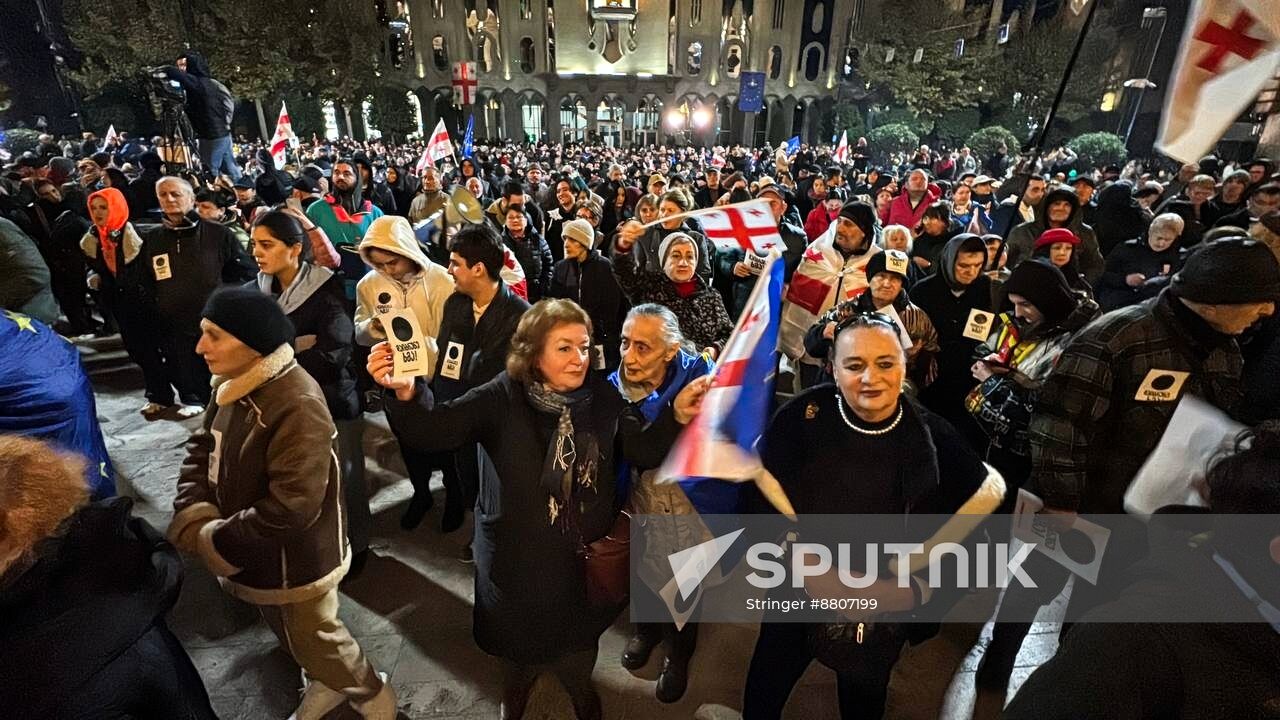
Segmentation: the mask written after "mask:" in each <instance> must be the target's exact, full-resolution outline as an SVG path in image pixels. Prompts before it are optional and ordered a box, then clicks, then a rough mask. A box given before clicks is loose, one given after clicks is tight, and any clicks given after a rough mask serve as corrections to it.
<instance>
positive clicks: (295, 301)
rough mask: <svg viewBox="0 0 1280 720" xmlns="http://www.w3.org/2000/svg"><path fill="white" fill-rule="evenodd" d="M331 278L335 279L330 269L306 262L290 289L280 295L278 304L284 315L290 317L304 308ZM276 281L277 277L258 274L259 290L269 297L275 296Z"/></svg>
mask: <svg viewBox="0 0 1280 720" xmlns="http://www.w3.org/2000/svg"><path fill="white" fill-rule="evenodd" d="M331 277H333V271H332V270H330V269H329V268H326V267H320V266H319V265H312V264H311V263H309V262H304V263H302V267H301V268H300V269H299V270H298V276H297V277H295V278H294V279H293V283H292V284H290V285H289V287H287V288H285V289H284V292H282V293H280V295H279V296H278V297H277V298H276V302H277V303H279V304H280V309H281V310H284V314H285V315H288V314H289V313H291V312H293V311H294V310H297V309H298V308H300V307H302V303H304V302H306V301H307V298H310V297H311V296H312V295H313V294H315V291H316V290H319V289H320V286H322V285H324V284H325V283H326V282H328V281H329V278H331ZM275 279H276V276H275V275H268V274H266V273H262V272H260V273H258V289H259V290H261V291H262V292H264V293H266V294H268V295H274V294H275V293H274V290H273V288H272V283H273V282H274V281H275Z"/></svg>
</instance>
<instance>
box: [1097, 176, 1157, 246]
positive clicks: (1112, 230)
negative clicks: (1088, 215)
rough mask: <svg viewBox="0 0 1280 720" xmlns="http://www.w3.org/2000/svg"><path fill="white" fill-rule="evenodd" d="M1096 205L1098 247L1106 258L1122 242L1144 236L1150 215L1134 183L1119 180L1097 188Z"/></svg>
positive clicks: (1149, 221)
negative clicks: (1137, 193) (1143, 205)
mask: <svg viewBox="0 0 1280 720" xmlns="http://www.w3.org/2000/svg"><path fill="white" fill-rule="evenodd" d="M1095 199H1096V201H1097V204H1098V206H1097V208H1096V209H1095V210H1094V212H1093V219H1094V224H1093V225H1092V227H1093V229H1094V232H1095V233H1096V234H1097V236H1098V251H1099V252H1101V253H1102V256H1103V257H1105V258H1109V257H1111V251H1112V250H1113V249H1114V248H1115V247H1116V246H1117V245H1119V244H1121V243H1123V242H1126V241H1129V240H1132V239H1134V238H1140V237H1142V236H1143V235H1144V234H1145V233H1146V231H1147V226H1148V225H1150V224H1151V218H1150V216H1148V215H1147V214H1146V212H1144V211H1143V208H1142V206H1141V205H1139V204H1138V200H1137V199H1136V198H1135V197H1134V194H1133V183H1131V182H1129V181H1128V180H1119V181H1116V182H1113V183H1111V184H1110V185H1107V186H1106V187H1104V188H1102V189H1101V190H1099V191H1098V195H1097V197H1096V198H1095Z"/></svg>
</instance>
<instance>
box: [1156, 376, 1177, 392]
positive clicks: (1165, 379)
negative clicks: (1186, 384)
mask: <svg viewBox="0 0 1280 720" xmlns="http://www.w3.org/2000/svg"><path fill="white" fill-rule="evenodd" d="M1175 382H1177V378H1175V377H1174V376H1172V375H1161V376H1159V377H1157V378H1155V379H1154V380H1152V381H1151V389H1152V390H1168V389H1169V388H1171V387H1173V384H1174V383H1175Z"/></svg>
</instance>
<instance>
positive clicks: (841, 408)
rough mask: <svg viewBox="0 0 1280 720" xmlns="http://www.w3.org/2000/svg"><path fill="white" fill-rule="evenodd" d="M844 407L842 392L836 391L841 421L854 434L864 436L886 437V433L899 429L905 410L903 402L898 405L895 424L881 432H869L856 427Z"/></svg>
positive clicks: (880, 430) (892, 423)
mask: <svg viewBox="0 0 1280 720" xmlns="http://www.w3.org/2000/svg"><path fill="white" fill-rule="evenodd" d="M844 406H845V402H844V396H842V395H841V394H840V391H839V390H837V391H836V409H837V410H839V411H840V419H841V420H844V424H845V425H848V426H849V429H850V430H853V431H854V432H860V433H862V434H863V435H884V434H885V433H887V432H890V431H892V430H893V429H894V428H896V427H898V423H900V422H902V412H903V410H902V403H901V402H899V403H898V416H897V417H895V418H894V419H893V422H891V423H889V425H888V426H887V427H882V428H880V429H879V430H868V429H866V428H861V427H858V426H857V425H854V424H853V421H852V420H850V419H849V416H848V415H847V414H846V413H845V411H844Z"/></svg>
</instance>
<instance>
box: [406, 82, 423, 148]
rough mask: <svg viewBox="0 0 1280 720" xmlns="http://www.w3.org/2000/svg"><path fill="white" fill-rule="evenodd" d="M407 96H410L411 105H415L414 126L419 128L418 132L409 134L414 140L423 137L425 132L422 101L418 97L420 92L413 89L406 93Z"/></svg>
mask: <svg viewBox="0 0 1280 720" xmlns="http://www.w3.org/2000/svg"><path fill="white" fill-rule="evenodd" d="M405 97H406V98H408V100H409V105H410V106H412V107H413V124H414V127H416V128H418V130H417V131H416V132H413V133H410V134H409V138H408V139H410V140H413V139H415V138H420V137H422V133H423V132H425V131H424V130H423V128H422V101H421V100H419V99H418V94H417V93H415V92H413V91H412V90H410V91H409V92H407V93H405Z"/></svg>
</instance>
